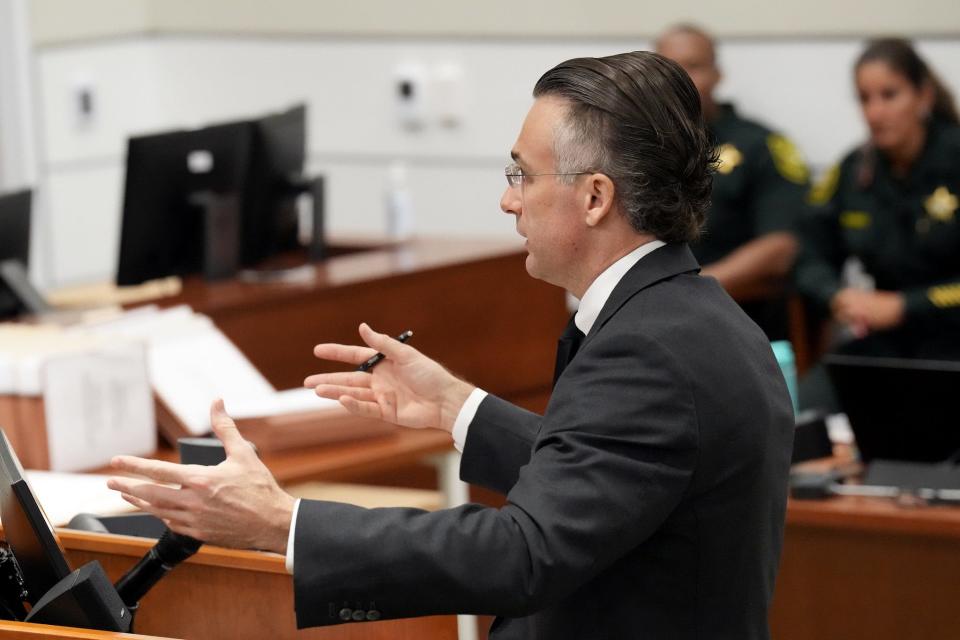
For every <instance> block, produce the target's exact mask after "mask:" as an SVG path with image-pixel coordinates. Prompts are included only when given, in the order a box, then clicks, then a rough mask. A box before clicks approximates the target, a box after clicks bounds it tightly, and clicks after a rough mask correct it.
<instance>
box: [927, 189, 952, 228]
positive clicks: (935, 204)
mask: <svg viewBox="0 0 960 640" xmlns="http://www.w3.org/2000/svg"><path fill="white" fill-rule="evenodd" d="M923 207H924V209H926V210H927V215H928V216H930V217H931V218H933V219H935V220H939V221H940V222H950V221H952V220H953V216H954V214H955V213H956V211H957V208H958V207H960V200H958V199H957V196H956V195H954V194H952V193H950V190H949V189H947V188H946V187H942V186H941V187H937V188H936V189H935V190H934V192H933V193H932V194H930V195H929V196H928V197H927V198H926V199H925V200H924V201H923Z"/></svg>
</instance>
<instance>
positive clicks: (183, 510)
mask: <svg viewBox="0 0 960 640" xmlns="http://www.w3.org/2000/svg"><path fill="white" fill-rule="evenodd" d="M210 422H211V424H212V426H213V432H214V433H215V434H216V436H217V437H218V438H220V441H221V442H223V446H224V449H225V450H226V453H227V459H226V460H225V461H224V462H221V463H220V464H218V465H217V466H215V467H204V466H198V465H179V464H173V463H171V462H162V461H160V460H145V459H143V458H135V457H133V456H117V457H116V458H114V459H113V461H112V463H111V464H112V466H113V467H114V468H116V469H119V470H122V471H127V472H131V473H134V474H137V475H140V476H145V477H147V478H150V479H151V480H153V481H155V482H159V483H166V484H172V485H179V488H177V487H170V486H164V485H162V484H155V483H154V482H143V481H141V480H136V479H133V478H123V477H114V478H110V480H109V481H108V482H107V486H109V487H110V488H111V489H114V490H116V491H119V492H120V493H121V495H122V496H123V498H124V499H125V500H126V501H127V502H129V503H131V504H133V505H135V506H137V507H139V508H141V509H143V510H144V511H149V512H150V513H152V514H154V515H156V516H157V517H159V518H161V519H162V520H163V521H164V522H165V523H166V524H167V526H168V527H170V528H171V529H172V530H173V531H176V532H177V533H182V534H185V535H188V536H191V537H193V538H196V539H198V540H202V541H204V542H208V543H210V544H216V545H221V546H224V547H236V548H241V549H263V550H266V551H276V552H277V553H285V552H286V548H287V536H288V535H289V532H290V519H291V517H292V514H293V505H294V502H295V500H294V499H293V497H291V496H290V495H288V494H287V493H286V492H284V491H283V490H282V489H281V488H280V487H279V486H278V485H277V482H276V481H275V480H274V479H273V476H272V475H271V474H270V471H269V470H268V469H267V468H266V467H265V466H264V464H263V463H262V462H261V461H260V459H259V458H258V457H257V454H256V452H255V451H254V450H253V447H251V446H250V443H249V442H247V441H246V440H244V439H243V437H242V436H241V435H240V432H239V431H237V427H236V425H235V424H234V422H233V420H231V419H230V417H229V416H228V415H227V414H226V412H225V411H224V408H223V401H222V400H217V401H215V402H214V403H213V406H212V407H211V409H210Z"/></svg>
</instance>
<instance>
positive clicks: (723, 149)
mask: <svg viewBox="0 0 960 640" xmlns="http://www.w3.org/2000/svg"><path fill="white" fill-rule="evenodd" d="M742 163H743V154H742V153H740V150H739V149H737V148H736V147H735V146H733V145H732V144H730V143H729V142H724V143H723V144H722V145H720V148H718V149H717V173H719V174H721V175H724V176H725V175H728V174H729V173H731V172H732V171H733V170H734V169H736V168H737V167H738V166H740V165H741V164H742Z"/></svg>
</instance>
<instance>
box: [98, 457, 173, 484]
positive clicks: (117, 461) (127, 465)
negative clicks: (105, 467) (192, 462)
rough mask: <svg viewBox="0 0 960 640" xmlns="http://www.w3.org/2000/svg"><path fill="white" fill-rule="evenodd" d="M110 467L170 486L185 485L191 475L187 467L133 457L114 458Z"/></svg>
mask: <svg viewBox="0 0 960 640" xmlns="http://www.w3.org/2000/svg"><path fill="white" fill-rule="evenodd" d="M110 466H112V467H113V468H114V469H119V470H120V471H127V472H129V473H133V474H136V475H138V476H144V477H146V478H150V479H151V480H156V481H157V482H167V483H170V484H186V481H187V477H188V476H189V475H190V473H191V471H190V470H189V467H187V466H185V465H180V464H174V463H172V462H164V461H162V460H146V459H144V458H137V457H135V456H115V457H114V458H113V459H112V460H111V461H110Z"/></svg>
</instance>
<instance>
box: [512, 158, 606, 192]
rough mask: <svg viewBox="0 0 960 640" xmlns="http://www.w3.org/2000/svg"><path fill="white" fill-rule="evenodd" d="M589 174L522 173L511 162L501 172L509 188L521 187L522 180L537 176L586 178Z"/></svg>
mask: <svg viewBox="0 0 960 640" xmlns="http://www.w3.org/2000/svg"><path fill="white" fill-rule="evenodd" d="M591 173H592V172H591V171H573V172H570V173H524V172H523V169H521V168H520V165H518V164H517V163H516V162H511V163H510V164H508V165H507V166H506V168H505V169H504V170H503V174H504V175H505V176H506V177H507V184H508V185H509V186H510V187H519V186H521V185H522V184H523V179H524V178H535V177H537V176H587V175H590V174H591Z"/></svg>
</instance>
